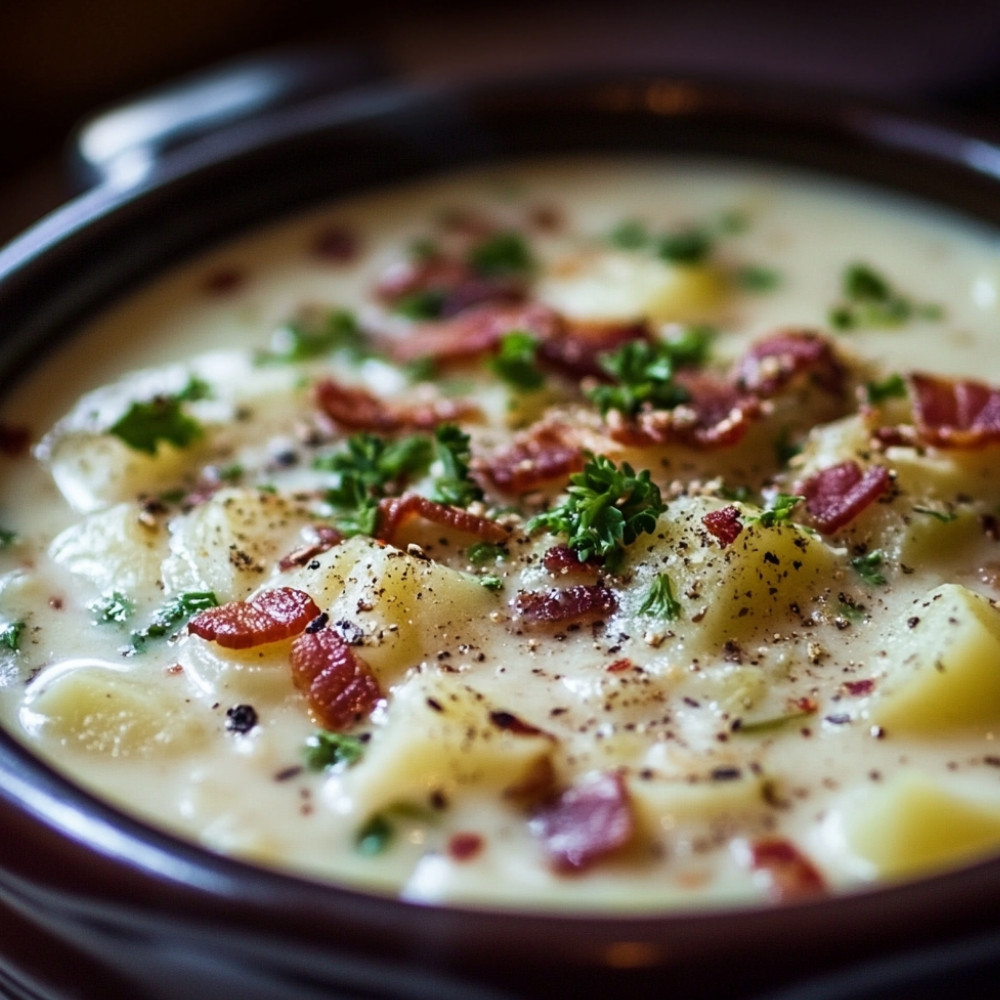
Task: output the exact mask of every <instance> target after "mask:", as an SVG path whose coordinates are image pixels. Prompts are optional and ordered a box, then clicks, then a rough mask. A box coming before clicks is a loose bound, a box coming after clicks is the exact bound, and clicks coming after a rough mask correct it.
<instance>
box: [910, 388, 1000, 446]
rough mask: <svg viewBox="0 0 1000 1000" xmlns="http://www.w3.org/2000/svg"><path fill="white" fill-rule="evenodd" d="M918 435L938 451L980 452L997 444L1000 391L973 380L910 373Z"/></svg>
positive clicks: (999, 435)
mask: <svg viewBox="0 0 1000 1000" xmlns="http://www.w3.org/2000/svg"><path fill="white" fill-rule="evenodd" d="M908 381H909V386H910V395H911V397H912V399H913V416H914V420H915V422H916V426H917V432H918V434H919V435H920V437H921V439H922V440H923V441H924V442H925V443H926V444H931V445H935V446H937V447H939V448H981V447H983V446H984V445H987V444H993V443H995V442H997V441H1000V388H997V387H995V386H990V385H987V384H986V383H984V382H977V381H975V380H972V379H949V378H941V377H938V376H934V375H924V374H920V373H917V372H915V373H913V374H911V375H910V377H909V380H908Z"/></svg>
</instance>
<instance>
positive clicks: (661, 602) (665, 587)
mask: <svg viewBox="0 0 1000 1000" xmlns="http://www.w3.org/2000/svg"><path fill="white" fill-rule="evenodd" d="M639 614H641V615H655V616H656V617H657V618H665V619H666V620H667V621H671V622H672V621H674V620H675V619H677V618H679V617H680V615H681V606H680V603H679V602H678V601H677V600H676V598H675V597H674V589H673V586H672V585H671V583H670V577H669V576H667V574H666V573H660V574H659V575H658V576H657V577H656V579H655V580H654V581H653V585H652V586H651V587H650V588H649V593H648V594H647V595H646V600H645V601H643V602H642V607H640V608H639Z"/></svg>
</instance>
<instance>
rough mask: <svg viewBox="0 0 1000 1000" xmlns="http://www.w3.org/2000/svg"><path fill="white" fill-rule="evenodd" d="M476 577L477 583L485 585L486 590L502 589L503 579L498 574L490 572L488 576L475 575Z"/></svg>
mask: <svg viewBox="0 0 1000 1000" xmlns="http://www.w3.org/2000/svg"><path fill="white" fill-rule="evenodd" d="M477 579H478V580H479V585H480V586H481V587H485V588H486V589H487V590H492V591H498V590H503V579H502V578H501V577H499V576H494V575H492V574H490V575H488V576H480V577H477Z"/></svg>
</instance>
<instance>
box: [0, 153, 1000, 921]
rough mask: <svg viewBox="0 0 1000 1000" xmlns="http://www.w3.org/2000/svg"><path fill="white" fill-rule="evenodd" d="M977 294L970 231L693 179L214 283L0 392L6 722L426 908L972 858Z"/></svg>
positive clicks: (514, 201)
mask: <svg viewBox="0 0 1000 1000" xmlns="http://www.w3.org/2000/svg"><path fill="white" fill-rule="evenodd" d="M998 292H1000V256H998V252H997V234H996V233H995V232H994V231H992V230H988V229H986V228H985V227H977V226H975V225H973V224H971V223H969V222H967V221H962V220H959V219H957V218H953V217H951V216H949V215H947V214H944V213H939V212H936V211H934V210H931V209H928V208H927V207H926V206H920V205H916V204H911V203H908V202H906V201H903V200H898V201H897V200H890V199H888V198H887V197H886V196H885V195H884V194H880V193H876V192H874V191H873V190H869V189H866V188H862V187H857V188H855V187H849V186H844V185H840V184H836V183H833V182H830V181H827V180H824V179H822V178H816V177H810V176H807V175H800V174H797V173H785V172H772V171H770V170H763V169H757V168H751V167H747V166H739V167H734V166H731V165H730V166H726V165H723V164H718V163H709V162H693V161H673V160H672V161H667V160H624V161H622V160H617V159H616V160H592V161H588V162H586V163H582V162H566V161H558V162H544V163H531V164H528V163H525V164H514V165H509V166H505V167H499V168H492V169H490V170H488V171H479V172H475V173H467V174H462V175H461V176H455V177H448V178H443V179H438V180H434V181H432V182H421V183H419V184H414V185H412V186H408V187H404V188H399V189H396V190H392V191H389V192H384V193H380V194H378V195H373V196H366V197H363V198H358V199H354V200H351V201H347V202H343V203H337V204H332V205H329V206H326V207H324V208H322V209H320V210H317V211H315V212H313V213H312V214H310V215H309V216H308V217H305V218H298V219H295V220H292V221H288V222H284V223H282V224H280V225H276V226H275V227H273V228H272V229H269V230H268V231H266V232H264V233H262V234H259V235H255V236H254V237H253V238H250V239H246V240H242V241H240V242H237V243H234V244H232V245H229V246H226V247H224V248H222V249H219V250H215V251H213V252H211V254H209V255H208V256H206V257H205V258H203V259H200V260H198V261H195V262H193V263H191V264H189V265H186V266H184V267H183V268H181V269H179V270H177V271H174V272H172V273H171V274H169V275H167V276H166V277H164V278H163V279H161V280H159V281H158V282H157V283H156V284H155V285H153V286H151V287H149V288H148V289H143V290H140V291H139V292H137V293H135V294H134V295H132V296H131V297H130V298H129V299H128V300H127V301H125V302H124V303H123V304H121V305H120V306H118V307H116V308H115V309H113V310H112V311H110V312H108V313H107V314H106V315H103V316H101V317H100V319H99V320H98V321H97V322H95V323H94V324H92V326H91V327H90V328H88V329H86V330H84V331H81V333H80V336H79V337H77V338H76V339H75V340H74V341H73V342H72V343H71V344H69V345H68V346H65V347H63V348H61V349H60V350H59V351H58V352H56V353H54V354H52V355H51V356H49V357H47V358H46V359H45V361H44V362H43V363H42V364H41V365H40V366H39V368H38V370H37V371H36V372H35V373H34V374H33V375H32V376H31V377H29V378H27V379H26V380H25V381H24V382H23V383H21V384H20V385H19V386H18V387H16V388H15V389H14V390H12V391H11V392H9V393H8V394H7V397H6V401H5V404H4V409H3V413H2V423H0V432H2V433H0V443H2V445H3V457H2V458H0V462H2V467H3V471H2V481H0V529H2V532H0V570H2V575H0V683H2V691H0V699H2V712H3V720H4V724H5V726H6V727H7V728H8V729H9V730H11V731H12V732H13V733H14V734H15V735H16V736H17V737H18V738H19V739H21V740H23V741H24V742H25V743H27V744H28V745H29V746H30V747H31V748H32V749H33V750H35V751H36V752H37V753H38V754H40V755H41V756H43V757H45V758H46V759H49V760H51V761H52V762H53V763H54V764H55V765H56V766H57V767H58V768H59V769H61V770H63V771H65V772H66V773H68V774H70V775H71V776H72V777H73V778H74V779H75V780H78V781H79V782H81V783H82V784H84V785H85V786H87V787H89V788H91V789H93V790H94V791H96V792H97V793H98V794H99V795H101V796H103V797H106V798H107V799H110V800H111V801H113V802H115V803H117V804H119V805H121V806H122V807H123V808H125V809H127V810H128V811H131V812H133V813H135V814H138V815H140V816H142V817H144V818H147V819H149V820H151V821H153V822H155V823H156V824H158V825H161V826H164V827H166V828H168V829H170V830H172V831H174V832H176V833H178V834H180V835H182V836H185V837H188V838H191V839H194V840H196V841H198V842H199V843H201V844H203V845H205V846H207V847H208V848H210V849H212V850H215V851H220V852H226V853H232V854H235V855H238V856H241V857H245V858H248V859H250V860H253V861H255V862H257V863H260V864H264V865H268V866H276V867H282V868H286V869H292V870H294V871H297V872H299V873H301V874H305V875H308V876H311V877H317V878H321V879H329V880H333V881H335V882H338V883H342V884H349V885H353V886H361V887H364V888H366V889H370V890H373V891H386V892H390V893H398V894H401V895H403V896H405V897H407V898H411V899H417V900H423V901H463V902H473V903H478V904H486V905H505V906H506V905H512V906H518V907H542V908H562V907H572V908H576V909H581V908H582V909H610V910H649V909H666V908H671V907H681V906H683V907H689V906H692V905H713V904H722V903H725V904H732V903H734V902H746V903H752V902H756V901H761V900H773V901H776V902H782V901H788V900H794V899H799V898H805V897H808V896H811V895H815V894H818V893H824V892H838V891H844V890H846V889H851V888H857V887H860V886H864V885H866V884H871V883H873V882H877V881H880V880H892V879H898V878H907V877H913V876H916V875H919V874H922V873H925V872H928V871H934V870H938V869H941V868H943V867H947V866H950V865H956V864H961V863H964V862H966V861H969V860H972V859H975V858H979V857H982V856H984V855H985V854H988V853H990V852H993V851H995V850H996V849H997V848H998V846H1000V749H998V748H997V747H996V746H995V743H994V733H995V732H996V731H997V725H998V722H1000V611H998V610H997V607H996V606H995V600H996V597H997V595H998V593H1000V504H998V501H1000V391H998V390H997V389H995V388H991V384H1000V351H998V350H997V341H996V337H997V328H998V320H1000V305H998Z"/></svg>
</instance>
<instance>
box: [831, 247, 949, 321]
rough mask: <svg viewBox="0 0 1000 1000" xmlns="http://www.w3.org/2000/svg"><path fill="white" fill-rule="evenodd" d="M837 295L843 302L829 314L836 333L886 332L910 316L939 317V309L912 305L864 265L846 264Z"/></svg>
mask: <svg viewBox="0 0 1000 1000" xmlns="http://www.w3.org/2000/svg"><path fill="white" fill-rule="evenodd" d="M841 293H842V296H843V301H841V302H838V303H837V304H836V305H834V306H833V307H832V308H831V310H830V314H829V320H830V324H831V326H833V327H834V328H835V329H837V330H856V329H858V328H860V327H873V328H877V329H886V328H891V327H898V326H902V325H903V324H904V323H906V322H908V321H909V320H910V319H912V318H914V317H919V318H922V319H940V318H941V316H942V315H943V313H942V310H941V307H940V306H937V305H933V304H929V303H915V302H914V301H913V300H911V299H909V298H907V297H906V296H904V295H902V294H900V293H899V292H898V291H896V290H895V289H894V288H893V287H892V285H891V284H890V283H889V281H888V280H887V279H886V278H885V277H883V276H882V275H881V274H879V273H878V272H877V271H875V270H874V269H873V268H872V267H870V266H869V265H868V264H863V263H857V262H855V263H852V264H848V265H847V267H846V268H845V269H844V273H843V275H842V277H841Z"/></svg>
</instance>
